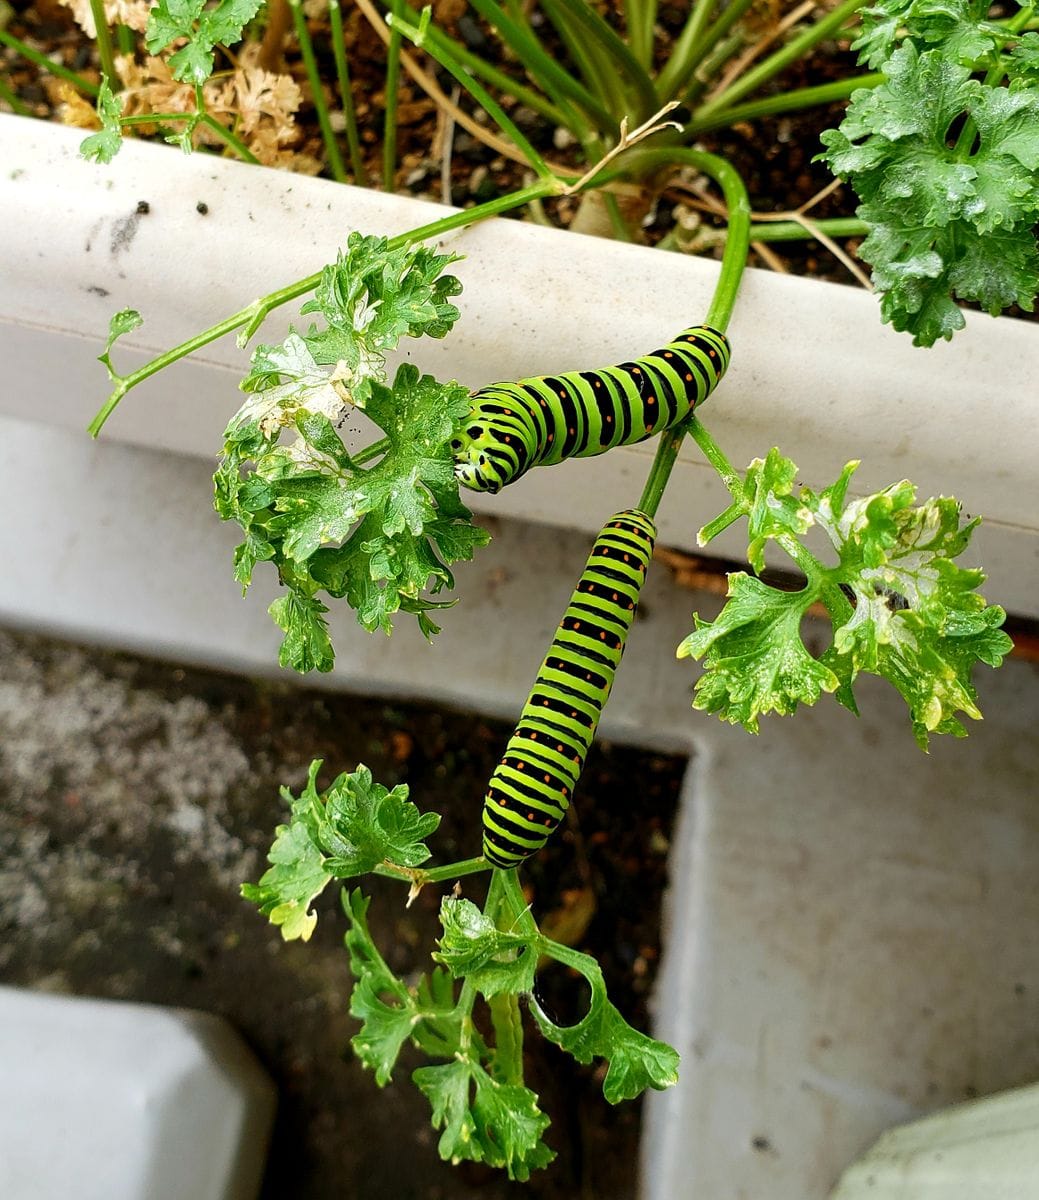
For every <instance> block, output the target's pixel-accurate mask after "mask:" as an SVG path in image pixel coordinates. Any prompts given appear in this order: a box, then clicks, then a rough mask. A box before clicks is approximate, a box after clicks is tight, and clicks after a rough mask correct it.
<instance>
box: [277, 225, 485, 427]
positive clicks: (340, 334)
mask: <svg viewBox="0 0 1039 1200" xmlns="http://www.w3.org/2000/svg"><path fill="white" fill-rule="evenodd" d="M455 261H457V255H453V254H436V253H434V252H433V251H432V250H430V249H428V248H427V247H425V246H419V247H415V248H409V247H400V248H399V249H396V250H393V249H390V247H389V243H388V242H387V241H386V239H385V238H380V237H371V236H364V235H362V234H360V233H356V232H355V233H351V234H350V237H349V238H348V240H347V244H346V250H345V252H342V253H340V255H339V257H338V259H337V260H336V262H335V263H333V264H330V265H329V266H326V267H325V268H324V270H323V271H322V273H321V281H320V283H319V284H318V286H317V288H316V290H315V292H314V297H313V299H311V300H308V301H307V303H306V304H304V305H303V307H302V309H301V310H300V311H301V312H304V313H311V312H316V313H320V314H321V316H322V317H323V318H324V320H325V327H324V329H321V330H317V329H312V330H311V331H310V333H308V335H307V340H308V342H309V343H310V346H311V348H312V350H313V352H314V354H315V356H316V357H317V360H318V361H319V362H322V363H336V364H338V369H339V371H340V373H341V376H342V378H343V379H344V381H345V382H346V383H347V384H349V385H350V386H351V391H352V398H353V402H354V403H355V404H356V405H358V406H359V407H362V408H363V407H364V406H365V403H366V401H367V399H368V396H369V395H370V385H369V380H371V379H382V378H385V365H386V354H387V352H388V351H390V350H392V349H393V347H394V346H396V345H397V343H398V342H399V341H400V339H401V338H402V337H405V336H407V337H422V336H423V335H425V336H428V337H435V338H442V337H444V336H445V335H446V334H447V333H448V332H449V331H450V329H451V327H452V326H453V325H454V323H455V321H457V320H458V316H459V313H458V309H457V308H456V307H455V306H454V305H453V304H451V303H450V302H449V298H450V297H451V296H457V295H458V293H459V292H461V290H462V285H461V284H460V283H459V281H458V280H457V279H456V278H455V276H453V275H445V274H444V273H443V272H444V268H445V267H447V266H448V265H449V264H450V263H452V262H455Z"/></svg>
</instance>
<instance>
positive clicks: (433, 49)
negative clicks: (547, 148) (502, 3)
mask: <svg viewBox="0 0 1039 1200" xmlns="http://www.w3.org/2000/svg"><path fill="white" fill-rule="evenodd" d="M391 28H392V29H393V30H394V32H399V33H402V34H403V35H404V36H405V37H406V38H408V40H409V41H412V42H414V43H415V45H416V46H418V47H420V48H421V49H424V50H425V51H426V52H427V53H428V54H429V55H431V56H432V57H433V58H435V59H436V60H437V62H439V63H440V65H441V66H442V67H443V68H444V70H446V71H449V72H450V73H451V75H453V76H454V78H455V79H456V80H457V81H458V83H459V84H460V85H461V86H462V87H463V88H465V90H466V91H467V92H469V94H470V95H471V96H472V97H473V99H474V100H475V101H476V103H477V104H479V105H480V106H481V107H482V108H484V109H485V110H486V111H487V113H488V114H489V115H490V116H491V117H493V118H494V120H495V121H496V122H497V124H498V127H499V128H500V129H501V131H502V132H503V133H504V134H505V136H506V137H508V138H509V139H510V140H511V141H512V142H513V144H514V145H515V146H516V148H517V150H519V151H520V153H521V154H522V155H523V157H524V158H525V159H526V160H527V162H529V163H530V165H531V166H532V167H533V168H534V170H535V171H536V172H537V174H538V176H539V177H540V178H541V179H550V180H554V179H555V176H554V175H553V174H552V170H551V168H550V167H549V165H548V164H547V163H546V162H545V160H544V159H543V158H542V157H541V155H540V154H539V153H538V152H537V151H536V150H535V149H534V147H533V146H532V145H531V144H530V142H529V141H528V140H527V139H526V137H524V135H523V134H522V133H521V132H520V130H519V128H518V126H517V125H516V123H515V122H514V121H513V120H512V118H511V117H510V116H509V115H508V113H506V112H505V110H504V109H503V108H502V106H501V105H500V104H499V103H498V102H497V100H495V99H494V97H493V96H492V95H491V94H490V92H488V91H487V89H486V88H485V87H484V86H483V84H481V83H478V82H477V81H476V80H475V79H474V78H473V76H472V75H470V74H469V73H468V72H467V71H466V70H465V69H464V68H463V67H462V66H461V65H460V64H459V63H458V62H456V61H455V59H454V57H453V56H452V54H451V53H450V52H449V51H447V50H446V49H445V48H444V47H443V46H437V45H434V44H432V43H430V44H428V45H427V44H426V38H425V33H424V31H423V30H422V28H421V26H419V27H418V28H416V27H415V26H414V25H411V24H409V23H408V22H407V21H406V20H405V19H404V18H403V17H400V16H397V15H396V14H394V15H393V17H392V20H391Z"/></svg>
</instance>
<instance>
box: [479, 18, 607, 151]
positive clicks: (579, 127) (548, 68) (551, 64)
mask: <svg viewBox="0 0 1039 1200" xmlns="http://www.w3.org/2000/svg"><path fill="white" fill-rule="evenodd" d="M472 5H473V8H475V9H476V11H477V12H478V13H479V14H480V16H482V17H483V19H484V20H485V21H487V22H488V23H489V24H490V25H491V26H492V27H493V28H494V29H495V30H496V31H497V33H498V34H499V36H500V37H501V38H502V39H503V40H504V41H505V42H506V44H507V45H508V46H509V47H510V49H511V50H512V51H513V52H514V53H515V54H516V56H517V57H518V58H519V60H520V62H522V63H523V66H524V67H525V68H526V70H527V73H528V74H529V75H530V76H531V77H532V78H533V79H536V80H537V81H538V83H540V84H541V86H542V87H543V88H544V90H545V91H546V92H547V93H548V94H549V95H550V96H551V97H552V99H553V100H554V101H555V102H556V104H557V105H559V107H560V108H565V109H566V110H568V111H569V113H570V116H571V119H570V120H568V121H567V125H568V127H569V128H570V131H571V132H572V133H574V134H575V136H577V137H578V138H579V139H580V140H583V137H584V135H585V131H586V129H587V125H586V123H585V122H584V121H582V120H580V119H579V118H577V116H576V114H574V113H573V110H572V109H571V108H570V106H569V105H567V104H566V101H567V100H571V101H573V103H574V104H576V105H577V106H578V108H580V109H581V110H582V111H583V112H584V113H585V114H586V115H587V116H588V117H589V118H590V119H591V121H592V123H593V124H594V125H595V126H596V128H597V129H598V130H599V131H600V132H601V133H604V134H610V135H611V136H614V135H615V134H616V130H617V118H616V117H615V116H614V115H613V114H612V113H610V112H609V111H608V110H607V109H605V108H604V107H603V106H602V105H601V104H600V103H599V102H598V100H596V98H595V97H594V96H593V95H592V94H591V92H589V91H588V89H587V88H585V87H584V86H582V85H581V84H580V83H579V82H578V81H577V80H576V79H574V78H573V76H572V75H570V74H569V73H568V72H567V71H565V70H564V69H563V68H562V67H561V66H560V65H559V64H558V63H557V62H556V60H555V59H554V58H553V57H552V56H551V55H550V54H548V53H547V52H546V51H545V49H544V47H543V46H542V45H541V43H540V42H539V41H538V39H537V37H536V36H535V35H534V34H533V33H532V32H531V30H530V28H529V26H527V25H526V24H525V23H522V22H521V21H518V20H515V19H513V18H512V17H510V16H509V14H508V13H506V12H505V10H504V9H503V8H502V7H501V6H500V5H499V4H497V3H495V0H472Z"/></svg>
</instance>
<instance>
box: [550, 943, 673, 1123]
mask: <svg viewBox="0 0 1039 1200" xmlns="http://www.w3.org/2000/svg"><path fill="white" fill-rule="evenodd" d="M542 943H543V945H542V949H543V951H544V952H545V953H547V954H548V955H549V956H550V957H552V958H555V959H556V960H557V961H559V962H561V963H563V964H565V965H566V966H568V967H571V968H572V969H574V970H575V971H578V972H579V973H580V974H581V975H583V976H584V977H585V979H586V980H587V982H588V985H589V988H590V990H591V997H590V1000H589V1004H588V1011H587V1013H585V1015H584V1017H582V1018H581V1020H580V1021H578V1022H577V1024H576V1025H565V1026H564V1025H557V1024H556V1023H555V1022H554V1021H552V1020H551V1018H550V1017H549V1016H548V1015H547V1013H545V1011H544V1010H543V1009H542V1007H541V1005H540V1004H539V1003H538V1001H537V997H536V996H534V997H532V998H531V1002H530V1008H531V1012H532V1013H533V1014H534V1019H535V1020H536V1021H537V1023H538V1027H539V1028H540V1030H541V1032H542V1033H543V1034H544V1035H545V1037H546V1038H548V1040H549V1041H550V1042H555V1044H556V1045H557V1046H561V1047H562V1048H563V1049H564V1050H565V1051H566V1052H567V1053H568V1054H572V1055H573V1057H574V1058H576V1059H577V1061H578V1062H581V1063H588V1062H591V1061H592V1059H594V1058H603V1059H605V1060H606V1061H607V1063H608V1067H607V1071H606V1075H605V1078H604V1079H603V1085H602V1090H603V1095H604V1096H605V1097H606V1099H607V1100H608V1101H609V1103H610V1104H619V1103H620V1102H621V1101H622V1100H634V1099H635V1097H636V1096H639V1095H641V1094H642V1093H643V1092H644V1091H645V1090H646V1088H653V1089H655V1090H656V1091H663V1090H664V1089H665V1088H669V1087H673V1086H674V1085H675V1084H676V1083H677V1082H678V1064H679V1057H678V1051H677V1050H675V1049H673V1048H672V1047H671V1046H669V1045H667V1044H666V1043H665V1042H658V1041H656V1040H655V1039H654V1038H651V1037H647V1036H646V1034H644V1033H639V1031H638V1030H637V1029H633V1028H632V1027H631V1026H630V1025H629V1024H628V1023H627V1021H625V1020H624V1018H623V1017H622V1016H621V1014H620V1013H619V1012H618V1010H617V1009H616V1008H615V1007H614V1006H613V1005H612V1004H611V1003H610V1001H609V998H608V997H607V994H606V983H605V981H604V979H603V974H602V970H601V968H600V967H599V964H598V963H597V962H596V961H595V959H594V958H592V957H591V956H590V955H587V954H582V953H581V952H580V951H578V950H572V949H570V947H568V946H563V945H560V944H559V943H558V942H553V941H550V940H549V939H547V938H542Z"/></svg>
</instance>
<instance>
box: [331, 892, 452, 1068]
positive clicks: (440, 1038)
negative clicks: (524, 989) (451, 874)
mask: <svg viewBox="0 0 1039 1200" xmlns="http://www.w3.org/2000/svg"><path fill="white" fill-rule="evenodd" d="M342 901H343V910H344V912H345V913H346V915H347V918H348V919H349V922H350V928H349V929H348V930H347V932H346V935H345V937H344V943H345V945H346V949H347V951H348V953H349V955H350V971H351V973H352V974H353V976H354V980H355V983H354V989H353V993H352V995H351V997H350V1013H351V1015H352V1016H354V1017H356V1018H357V1019H358V1020H360V1021H361V1022H362V1025H361V1029H360V1031H359V1032H358V1033H356V1034H355V1035H354V1036H353V1037H352V1038H351V1039H350V1044H351V1046H352V1048H353V1050H354V1053H355V1054H356V1055H357V1057H358V1058H359V1059H360V1060H361V1062H362V1063H363V1064H364V1065H365V1066H366V1067H369V1068H370V1069H371V1070H372V1071H373V1072H374V1074H375V1080H376V1083H378V1084H379V1086H380V1087H382V1086H383V1085H384V1084H386V1083H388V1082H389V1081H390V1079H391V1078H392V1075H393V1068H394V1067H395V1065H396V1062H397V1058H398V1056H399V1054H400V1051H401V1049H402V1048H403V1046H404V1043H405V1042H406V1041H408V1040H409V1039H410V1040H411V1041H412V1042H414V1043H415V1044H416V1045H417V1046H419V1047H420V1048H421V1049H423V1050H425V1051H426V1052H427V1053H432V1054H434V1055H441V1056H443V1057H445V1058H453V1057H454V1055H455V1053H456V1052H457V1051H458V1049H459V1046H460V1037H461V1018H460V1017H459V1015H458V1014H457V1013H456V1012H455V1011H454V1009H455V1002H454V991H453V988H452V986H451V983H450V980H448V979H446V978H445V976H444V973H443V972H441V971H439V970H436V971H434V972H433V974H432V975H431V976H423V977H422V978H421V979H420V980H419V982H418V984H417V985H416V986H415V987H408V986H407V985H406V984H405V983H404V982H403V981H402V980H400V979H398V978H397V976H396V975H394V974H393V972H392V971H391V970H390V968H389V967H388V966H387V964H386V961H385V960H384V959H383V957H382V955H381V954H380V953H379V950H378V947H377V946H376V945H375V942H374V940H373V939H372V935H371V931H370V930H369V928H368V907H369V904H370V903H371V901H370V899H369V898H368V897H366V896H365V895H364V894H363V893H362V892H361V891H360V889H357V888H355V889H354V890H353V891H352V892H349V893H348V892H347V891H346V890H345V889H344V890H343V895H342Z"/></svg>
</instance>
